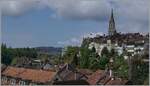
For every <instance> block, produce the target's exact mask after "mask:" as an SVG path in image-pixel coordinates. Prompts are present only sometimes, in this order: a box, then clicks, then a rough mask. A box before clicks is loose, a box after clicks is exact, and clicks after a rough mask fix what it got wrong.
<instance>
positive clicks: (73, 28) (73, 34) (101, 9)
mask: <svg viewBox="0 0 150 86" xmlns="http://www.w3.org/2000/svg"><path fill="white" fill-rule="evenodd" d="M31 1H32V0H31ZM31 1H28V0H26V1H24V2H21V1H20V2H19V0H14V2H13V0H12V2H13V3H12V2H9V1H7V0H6V2H5V1H4V2H0V3H3V5H4V6H3V5H2V9H1V13H2V42H3V43H6V44H7V45H8V46H11V47H27V46H29V47H36V46H55V47H63V46H66V45H79V44H80V43H81V40H82V37H83V36H84V35H87V34H89V33H91V32H92V33H107V30H108V21H109V17H110V12H111V8H113V9H114V15H115V21H116V28H117V31H119V32H120V31H121V32H143V33H145V32H147V31H148V20H147V18H148V13H147V11H148V10H147V9H146V7H147V4H146V2H147V0H145V1H144V0H143V2H141V1H139V2H134V0H133V2H130V3H129V2H120V1H117V0H108V1H109V2H106V1H104V0H95V2H92V3H91V2H90V4H89V2H84V3H83V2H80V1H78V2H77V3H75V4H73V2H69V1H68V2H67V4H66V3H65V0H62V2H60V1H59V3H58V2H57V1H58V0H56V1H54V0H43V2H40V3H39V2H38V4H37V2H36V1H38V0H33V2H31ZM72 1H75V0H72ZM127 1H128V0H127ZM137 1H138V0H137ZM97 2H98V4H97ZM47 3H48V4H47ZM60 3H61V4H60ZM5 4H7V5H5ZM24 4H25V5H24ZM78 4H80V6H81V7H80V6H78ZM73 5H74V6H73ZM135 5H137V6H139V8H140V9H138V10H135V9H134V8H135V7H136V8H137V6H135ZM128 6H133V7H129V8H128ZM134 6H135V7H134ZM69 7H70V9H69ZM122 10H123V11H122ZM143 10H144V11H143ZM124 11H125V12H124ZM132 11H134V12H132ZM141 12H142V13H141ZM143 12H144V13H143ZM134 13H138V14H137V15H135V14H134ZM139 16H143V17H142V18H141V17H140V18H139ZM125 28H126V29H125Z"/></svg>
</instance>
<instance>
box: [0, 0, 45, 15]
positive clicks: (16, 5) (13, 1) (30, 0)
mask: <svg viewBox="0 0 150 86" xmlns="http://www.w3.org/2000/svg"><path fill="white" fill-rule="evenodd" d="M42 4H43V3H42V2H41V1H40V0H1V1H0V10H1V12H2V14H3V15H9V16H17V15H21V14H23V13H25V12H27V11H29V10H31V9H37V8H38V9H39V8H40V7H39V6H41V7H42ZM43 5H44V4H43Z"/></svg>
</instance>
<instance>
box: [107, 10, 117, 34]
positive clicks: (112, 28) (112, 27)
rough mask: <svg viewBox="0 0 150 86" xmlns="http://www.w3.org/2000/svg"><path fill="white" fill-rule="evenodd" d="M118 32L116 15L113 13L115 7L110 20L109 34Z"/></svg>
mask: <svg viewBox="0 0 150 86" xmlns="http://www.w3.org/2000/svg"><path fill="white" fill-rule="evenodd" d="M115 33H116V27H115V20H114V15H113V9H112V10H111V17H110V20H109V32H108V34H109V35H110V36H111V35H114V34H115Z"/></svg>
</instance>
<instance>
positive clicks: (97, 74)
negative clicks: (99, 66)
mask: <svg viewBox="0 0 150 86" xmlns="http://www.w3.org/2000/svg"><path fill="white" fill-rule="evenodd" d="M103 73H104V70H97V71H96V72H95V73H93V74H92V75H91V76H89V77H88V80H87V82H89V84H91V85H96V84H97V82H98V81H99V79H100V78H101V77H102V76H103Z"/></svg>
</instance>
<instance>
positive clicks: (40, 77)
mask: <svg viewBox="0 0 150 86" xmlns="http://www.w3.org/2000/svg"><path fill="white" fill-rule="evenodd" d="M55 74H56V72H53V71H44V70H35V69H26V68H16V67H10V66H9V67H7V68H6V69H5V71H3V72H2V75H5V76H10V77H14V78H21V79H23V80H31V81H32V82H39V83H46V82H48V81H51V80H52V78H53V77H54V76H55Z"/></svg>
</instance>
